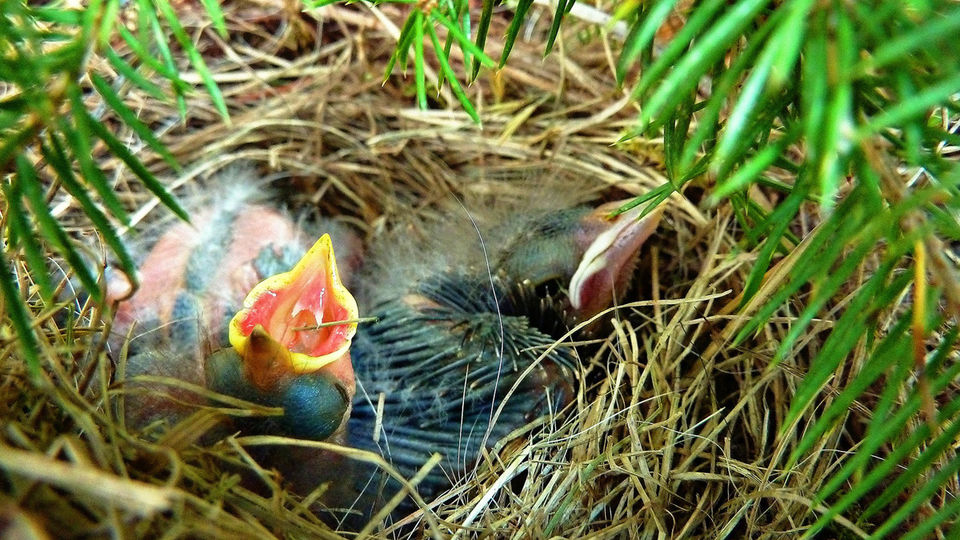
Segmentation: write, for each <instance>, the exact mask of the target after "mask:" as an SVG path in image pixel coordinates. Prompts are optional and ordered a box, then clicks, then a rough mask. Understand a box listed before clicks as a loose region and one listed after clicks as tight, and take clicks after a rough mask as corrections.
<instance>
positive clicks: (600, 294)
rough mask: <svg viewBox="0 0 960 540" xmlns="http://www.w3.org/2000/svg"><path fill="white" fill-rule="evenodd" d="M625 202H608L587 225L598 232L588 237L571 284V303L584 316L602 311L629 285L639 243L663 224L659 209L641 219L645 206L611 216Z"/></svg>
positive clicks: (593, 215)
mask: <svg viewBox="0 0 960 540" xmlns="http://www.w3.org/2000/svg"><path fill="white" fill-rule="evenodd" d="M626 202H627V201H619V202H614V203H609V204H605V205H603V206H601V207H599V208H597V210H596V211H594V212H593V213H592V214H591V215H590V216H589V218H588V219H589V220H591V221H593V223H592V224H587V225H586V227H585V228H589V229H593V230H594V231H596V236H595V237H593V238H592V239H590V238H588V239H587V240H588V241H589V244H588V245H587V247H586V250H585V251H584V254H583V257H582V258H581V260H580V265H579V266H578V267H577V270H576V271H575V272H574V274H573V277H572V278H571V279H570V287H569V294H570V305H571V306H572V307H573V308H574V309H575V310H576V311H577V312H579V313H580V314H581V315H583V316H591V315H594V314H596V313H599V312H600V311H601V310H602V309H603V308H604V307H607V306H609V305H610V302H611V301H612V300H613V295H614V294H615V293H617V292H618V291H617V289H618V287H619V288H623V287H624V286H625V285H626V282H627V279H628V278H629V277H630V274H631V273H632V271H633V266H634V262H635V260H636V254H637V251H638V250H639V249H640V246H642V245H643V243H644V242H645V241H646V239H647V238H648V237H649V236H650V235H651V234H652V233H653V231H654V230H656V228H657V224H658V223H660V214H661V213H662V211H661V210H660V208H656V209H654V210H653V211H651V212H649V213H648V214H647V215H646V216H644V217H642V218H640V215H641V213H642V212H643V210H644V209H645V208H646V205H638V206H635V207H634V208H631V209H630V210H627V211H626V212H623V213H622V214H619V215H617V216H615V217H612V218H611V217H610V214H611V212H612V211H614V210H616V209H617V208H619V207H621V206H622V205H623V204H624V203H626ZM619 292H623V291H622V290H621V291H619Z"/></svg>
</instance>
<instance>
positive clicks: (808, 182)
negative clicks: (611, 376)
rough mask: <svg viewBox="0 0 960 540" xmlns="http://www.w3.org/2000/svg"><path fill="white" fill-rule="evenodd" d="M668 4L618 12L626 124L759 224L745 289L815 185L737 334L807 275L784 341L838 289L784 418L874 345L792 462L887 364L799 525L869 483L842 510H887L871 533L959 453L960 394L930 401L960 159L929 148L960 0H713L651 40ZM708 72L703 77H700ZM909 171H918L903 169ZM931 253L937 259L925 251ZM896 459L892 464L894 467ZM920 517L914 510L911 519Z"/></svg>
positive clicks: (942, 388)
mask: <svg viewBox="0 0 960 540" xmlns="http://www.w3.org/2000/svg"><path fill="white" fill-rule="evenodd" d="M674 4H675V2H672V1H658V2H645V3H642V4H641V5H637V6H634V7H633V9H632V10H627V11H626V12H625V13H622V14H621V15H622V17H623V18H625V19H627V20H628V21H630V24H631V30H630V34H629V36H628V38H627V39H626V42H625V43H624V47H623V51H622V53H621V56H620V59H619V62H618V64H617V75H618V78H619V80H620V81H621V82H625V81H626V80H627V74H628V73H629V72H630V70H632V69H634V68H636V67H638V66H639V71H640V73H641V76H640V77H639V79H638V80H637V82H635V83H634V84H633V85H632V95H633V96H634V97H635V98H636V99H637V100H638V101H639V102H640V103H641V105H642V109H641V113H640V116H639V119H638V125H637V127H636V129H635V130H633V131H632V132H631V133H630V134H628V135H627V137H625V138H629V137H632V136H635V135H638V134H641V133H647V134H657V133H660V132H661V131H662V133H663V136H664V139H665V140H664V146H665V149H666V153H667V165H668V173H669V177H670V179H671V181H672V183H673V186H674V188H675V189H679V188H680V187H681V186H682V185H683V184H684V183H686V182H688V181H690V180H692V179H694V178H697V177H698V176H700V175H701V174H702V173H703V172H704V171H705V170H709V171H710V172H711V173H713V174H714V175H715V177H716V186H715V187H714V188H713V190H712V193H711V198H712V200H713V201H714V202H715V203H717V202H719V201H720V200H721V199H723V198H725V197H730V198H731V201H732V202H733V203H734V205H735V207H737V208H739V209H740V211H739V212H738V213H737V217H738V219H739V221H740V223H741V225H742V226H743V228H744V230H745V231H746V235H745V241H746V242H745V246H746V247H750V246H752V245H754V243H755V242H756V243H759V251H758V253H757V260H756V264H755V265H754V267H753V270H752V273H751V275H750V278H749V281H748V284H747V287H746V291H745V292H744V295H743V297H742V304H741V305H742V306H746V305H747V304H748V302H749V301H750V300H751V298H752V297H753V295H754V294H756V293H757V291H758V290H759V288H760V286H761V284H762V283H763V282H764V280H765V279H766V277H765V276H767V275H768V271H770V270H771V267H772V265H773V262H774V261H775V260H776V254H777V253H778V252H779V251H781V250H782V249H783V246H785V245H797V239H794V238H792V237H790V232H789V229H790V224H791V223H793V222H794V217H795V216H796V215H797V214H798V213H799V212H800V211H801V209H803V208H805V207H808V201H811V200H812V201H816V202H817V203H819V208H820V211H821V212H822V213H823V214H824V215H825V216H826V219H825V221H824V222H823V224H822V225H820V226H819V227H818V228H817V229H816V230H815V231H814V232H813V233H812V234H810V235H809V236H808V237H807V238H806V239H804V241H803V243H802V244H801V245H799V246H797V247H796V248H795V249H796V250H797V252H798V255H800V257H799V258H798V259H797V262H796V263H795V265H794V266H793V268H792V270H791V273H790V276H789V278H788V279H787V280H785V282H784V283H782V284H781V285H780V286H779V287H778V288H777V289H776V290H775V291H774V292H773V293H772V295H771V296H770V297H769V299H767V301H766V303H765V304H764V305H763V307H761V308H760V309H759V311H758V312H756V313H748V314H747V315H749V316H751V318H750V320H749V322H748V323H747V324H745V325H744V326H743V328H742V329H741V330H740V332H739V334H738V335H737V338H736V342H740V341H743V340H744V339H747V338H749V337H750V336H752V335H753V334H754V333H755V332H757V331H758V330H759V329H760V328H761V327H762V326H763V325H764V324H766V321H767V320H768V319H769V318H770V317H771V316H772V315H773V314H774V313H775V312H777V311H779V310H781V309H782V307H783V306H784V305H786V303H787V302H788V300H789V299H790V298H794V297H796V295H798V294H800V293H801V292H802V291H803V290H805V289H808V288H809V290H811V291H812V293H811V294H809V295H807V301H806V302H805V306H804V308H803V311H802V312H801V313H800V314H799V316H798V317H797V319H796V320H795V321H794V322H793V324H792V327H791V329H790V332H789V333H788V335H787V337H786V338H785V339H784V340H783V341H782V342H781V343H780V344H779V349H778V353H777V359H781V358H784V357H786V356H788V355H792V354H793V353H794V352H795V350H796V349H797V348H798V345H797V339H798V338H799V337H800V336H801V335H802V334H803V333H804V332H805V331H806V330H807V328H808V326H809V325H810V323H811V321H813V320H814V319H815V318H816V317H820V316H823V314H825V313H827V312H829V311H830V310H831V309H832V308H833V307H834V306H835V305H836V302H837V301H838V300H839V299H840V298H843V297H844V296H846V298H845V300H844V301H845V302H846V305H845V307H844V311H843V312H842V316H841V317H840V319H839V320H838V321H837V322H836V325H835V329H834V331H833V332H831V333H830V335H829V336H828V337H827V339H826V341H825V342H824V343H823V344H822V346H821V348H820V349H819V351H818V352H817V354H816V356H815V357H814V358H813V360H812V362H811V365H810V367H809V371H808V372H807V373H806V375H805V376H804V378H803V380H802V382H800V384H799V385H798V387H797V389H796V394H795V396H794V398H793V402H792V404H791V409H790V414H789V416H788V418H787V419H786V420H785V422H784V423H783V426H782V429H783V432H782V433H784V434H785V433H788V432H790V431H793V430H796V429H797V426H798V425H800V418H801V417H802V416H803V415H804V414H805V413H807V411H808V410H809V409H810V407H811V406H812V405H814V404H816V403H818V402H819V400H820V399H822V390H823V388H824V387H825V385H826V384H827V382H828V381H829V380H830V379H832V378H833V377H834V376H835V374H837V373H838V372H841V371H842V370H844V365H845V362H846V361H848V359H849V358H850V357H851V355H852V354H853V352H854V350H855V348H857V347H867V351H868V352H867V353H866V357H867V358H869V359H870V360H869V362H868V363H867V364H866V365H865V366H864V368H863V369H862V370H861V371H860V372H859V373H857V374H856V375H855V377H853V378H852V379H850V380H849V381H848V382H847V383H846V385H845V386H844V387H843V388H842V389H841V393H840V394H839V395H838V396H836V397H834V398H833V399H832V401H831V402H830V405H829V407H827V408H826V409H825V410H823V411H821V412H819V414H818V416H817V417H816V421H815V423H814V424H813V426H812V427H811V428H808V429H806V430H805V431H804V432H803V433H801V434H800V435H801V437H800V441H799V443H798V445H797V446H796V448H795V449H794V451H793V453H792V455H791V456H790V457H789V459H788V461H787V463H786V467H787V468H788V469H789V467H790V466H791V465H792V464H793V463H796V462H797V461H798V460H800V459H803V458H804V457H805V455H806V453H807V452H808V451H809V450H810V449H811V448H813V447H814V446H815V444H816V441H817V440H818V439H819V438H820V437H822V436H823V435H824V434H825V433H826V432H827V431H828V430H831V429H834V428H835V426H836V425H837V422H839V421H840V420H841V419H842V418H843V417H844V416H845V415H846V413H847V411H848V410H849V407H850V406H851V405H852V404H853V402H854V401H855V400H858V399H861V398H862V397H863V396H864V394H865V393H866V392H868V391H869V389H870V387H871V385H875V384H877V383H878V381H880V380H883V381H884V383H883V384H884V394H883V399H882V400H881V402H880V405H882V406H881V407H878V409H877V410H874V411H873V419H872V422H871V426H870V429H869V430H868V433H867V435H866V438H865V439H864V440H863V442H862V444H861V446H859V447H858V448H857V451H856V454H855V455H854V456H853V458H851V459H850V460H848V461H847V465H846V466H845V467H844V468H843V469H842V470H841V471H840V473H839V474H838V475H836V476H835V477H834V479H833V481H832V482H830V483H828V484H827V485H826V486H824V487H823V488H822V489H821V490H820V492H819V493H818V499H817V501H815V502H817V503H820V502H825V503H827V504H828V511H827V512H826V513H824V514H823V515H822V516H820V518H819V519H817V520H815V523H814V524H813V526H812V528H811V529H809V530H808V531H807V535H808V536H810V535H813V534H815V533H816V532H817V531H819V530H821V529H822V528H823V527H826V526H827V525H829V524H830V523H831V520H832V519H833V518H834V517H835V516H837V515H839V514H841V513H842V512H843V511H844V510H846V509H848V508H849V507H850V506H851V505H852V504H854V503H857V501H859V500H861V498H863V497H864V496H866V495H867V494H868V493H871V499H868V501H871V502H869V504H868V506H867V508H866V511H865V512H864V513H863V514H862V515H861V516H855V517H857V518H859V522H858V525H860V526H861V527H864V528H865V529H866V530H868V531H869V530H872V529H874V527H872V526H871V523H872V521H871V520H872V519H876V517H877V516H878V515H882V516H884V520H881V522H880V524H879V525H877V526H876V527H875V532H876V534H878V536H882V535H884V534H888V533H889V532H891V531H893V530H895V528H896V527H901V526H902V525H903V521H904V520H905V519H907V518H908V517H911V513H913V512H916V511H917V509H918V508H919V507H920V506H921V505H923V504H926V503H927V501H929V500H930V498H931V497H932V496H933V494H934V493H936V492H938V491H939V492H941V493H943V492H944V491H946V490H947V489H948V487H949V486H950V485H952V484H951V483H950V482H952V481H953V480H952V479H954V478H955V474H956V470H957V468H958V467H960V460H958V459H957V458H956V457H955V453H954V451H953V450H952V449H951V448H950V443H947V442H946V441H954V442H955V441H956V435H957V429H958V428H957V425H958V424H957V423H958V418H960V416H958V409H960V399H957V398H956V397H954V398H953V400H952V401H949V402H948V403H947V405H946V406H942V407H940V409H939V410H935V409H934V408H933V407H931V406H929V404H930V403H932V402H933V401H934V398H935V396H944V395H946V396H949V395H950V394H949V390H947V385H948V384H950V383H955V382H956V380H957V376H958V372H960V368H958V367H957V364H956V353H955V351H956V348H955V346H956V322H957V321H956V318H957V315H958V313H957V307H958V304H957V300H958V298H957V297H956V287H957V284H956V277H955V269H954V268H953V266H952V264H951V263H950V262H949V261H948V260H947V258H946V256H945V253H944V245H943V241H944V240H956V239H958V236H957V232H958V230H960V229H958V223H957V216H958V215H960V213H958V211H960V199H958V191H957V180H958V177H960V170H958V168H957V166H956V163H955V161H952V160H950V159H947V158H946V157H945V156H944V155H942V153H941V152H942V148H943V146H944V143H948V144H956V140H957V137H956V134H955V133H954V131H953V130H954V129H955V128H956V125H957V120H956V111H957V95H958V92H960V65H958V62H957V59H956V56H955V55H952V54H949V53H946V51H949V50H951V48H952V45H951V42H952V37H953V36H954V35H955V34H956V32H957V30H958V29H960V7H958V6H957V5H956V4H955V3H953V2H924V3H901V2H882V1H881V2H852V3H847V2H814V1H813V0H793V1H784V2H777V3H773V2H768V1H763V0H741V1H739V2H733V3H728V2H724V1H710V0H707V1H705V2H702V3H700V4H698V5H697V6H696V7H695V8H694V9H693V10H692V11H691V12H690V13H689V14H688V15H687V17H686V22H685V24H684V26H683V28H682V29H681V30H680V31H679V32H678V33H677V34H676V36H675V37H674V39H673V40H672V41H671V42H670V43H668V44H666V45H665V46H664V47H663V48H662V50H659V51H658V50H656V49H655V45H654V33H655V30H656V29H657V28H658V27H659V26H660V24H661V23H662V21H663V20H665V17H666V16H667V14H668V13H669V12H670V10H671V9H672V8H673V6H674ZM705 84H706V85H709V87H710V89H711V91H709V92H703V88H704V85H705ZM778 170H779V171H781V173H783V172H786V173H788V174H794V175H795V180H794V181H793V183H792V185H791V184H790V183H789V182H788V183H782V182H776V183H772V181H773V177H774V176H775V175H776V174H777V172H776V171H778ZM905 173H909V174H913V175H914V181H913V182H911V183H909V184H905V183H904V182H903V180H902V178H904V177H905V176H906V174H905ZM756 183H766V185H770V186H775V187H777V188H778V189H781V190H783V191H784V192H785V196H784V198H783V199H782V201H781V202H780V203H779V205H778V206H777V207H776V208H774V209H773V210H772V211H770V212H765V211H763V210H760V209H759V207H756V206H755V205H751V204H750V199H749V197H748V196H747V195H746V193H745V189H746V188H747V187H748V186H750V185H751V184H756ZM921 252H922V253H921ZM878 253H879V255H880V257H879V259H875V258H874V257H875V256H876V254H878ZM872 258H873V259H872ZM925 258H929V259H932V262H930V263H927V264H924V262H923V261H924V260H925ZM864 270H866V271H867V272H869V274H868V276H869V277H868V278H867V279H866V281H865V282H864V283H863V284H862V285H861V286H860V287H859V288H858V289H856V290H855V291H854V292H853V293H850V292H849V290H848V289H847V287H848V286H849V285H848V284H849V283H851V282H852V281H853V280H854V278H855V276H856V275H857V274H858V273H861V272H863V271H864ZM928 281H929V282H930V285H932V286H929V287H928V283H927V282H928ZM924 291H927V293H926V294H925V293H924ZM909 294H913V295H924V296H926V297H928V298H926V300H925V302H915V303H914V305H913V310H914V311H912V312H907V313H900V314H899V315H898V317H897V320H898V323H897V324H896V325H894V327H893V328H892V329H889V330H886V331H884V330H883V328H882V327H881V326H880V321H882V320H884V317H887V316H889V315H890V313H891V309H893V308H895V306H897V305H898V303H900V302H901V301H902V298H903V297H904V295H909ZM941 310H945V311H944V313H943V316H941V313H940V312H941ZM911 324H912V328H911ZM878 336H879V337H881V338H882V339H876V337H878ZM931 342H932V343H933V346H934V347H935V350H934V352H930V353H927V352H926V347H925V345H924V344H925V343H931ZM944 392H947V394H944ZM903 395H905V396H906V397H905V398H903V399H906V401H905V402H904V403H902V404H900V405H899V406H898V407H897V408H894V407H893V402H894V400H895V398H894V396H903ZM937 399H941V398H937ZM925 404H926V406H925ZM918 422H919V423H918ZM881 449H885V450H884V451H890V452H892V454H891V455H889V456H888V457H887V458H886V459H885V460H882V461H880V462H879V463H878V462H877V461H876V460H875V459H873V456H874V455H876V453H877V452H879V451H881ZM899 466H902V467H904V469H903V470H901V471H897V470H895V468H896V467H899ZM851 478H857V480H856V481H853V480H850V479H851ZM894 478H895V479H896V480H893V481H891V479H894ZM846 481H850V482H852V484H845V482H846ZM921 485H922V486H923V487H922V488H918V487H917V486H921ZM878 489H879V490H880V491H882V494H881V495H880V496H879V497H876V493H873V492H874V491H876V490H878ZM904 493H907V494H908V495H909V498H908V502H907V503H906V505H902V506H900V507H899V509H897V508H898V504H902V503H897V502H896V500H895V499H896V497H895V496H900V495H902V494H904ZM874 497H876V498H874ZM831 503H832V505H831ZM956 516H957V505H956V504H949V505H945V506H944V507H943V508H942V509H941V510H940V511H939V513H937V514H936V515H935V517H934V518H932V519H933V520H936V521H937V522H938V523H940V522H944V521H948V520H955V519H956ZM855 521H856V519H855ZM932 527H933V525H930V524H929V523H921V524H920V525H919V526H918V528H917V529H916V530H915V531H921V530H922V531H929V530H930V528H932ZM915 534H916V535H921V534H922V533H920V532H915Z"/></svg>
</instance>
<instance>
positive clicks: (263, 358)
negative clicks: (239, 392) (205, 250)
mask: <svg viewBox="0 0 960 540" xmlns="http://www.w3.org/2000/svg"><path fill="white" fill-rule="evenodd" d="M357 314H358V310H357V302H356V300H354V298H353V296H352V295H351V294H350V292H349V291H347V289H346V287H344V286H343V283H342V282H341V281H340V276H339V273H338V271H337V263H336V259H335V257H334V253H333V246H332V244H331V241H330V236H329V235H323V236H322V237H321V238H320V239H319V240H318V241H317V243H316V244H314V245H313V247H312V248H310V250H309V251H308V252H307V254H306V255H304V256H303V258H302V259H300V262H298V263H297V264H296V265H295V266H294V267H293V269H292V270H290V271H289V272H285V273H282V274H277V275H274V276H271V277H269V278H267V279H265V280H264V281H262V282H260V284H258V285H257V286H256V287H254V288H253V290H251V291H250V293H249V294H248V295H247V298H246V299H245V300H244V303H243V309H241V310H240V311H239V312H238V313H237V314H236V315H235V316H234V317H233V320H232V321H230V344H231V345H233V348H234V349H236V351H237V352H238V353H239V354H240V356H241V357H243V359H244V364H245V365H246V367H247V369H248V371H249V372H250V375H251V380H253V381H254V383H255V384H257V386H261V387H262V388H263V387H269V386H271V385H272V384H275V383H276V381H277V380H279V379H280V378H282V377H283V376H289V375H297V374H303V373H312V372H315V371H317V370H319V369H321V368H324V367H325V366H328V365H330V364H332V363H334V362H336V361H337V360H341V359H344V358H345V359H346V361H347V362H349V356H348V351H349V348H350V342H351V340H352V339H353V335H354V334H355V333H356V330H357V323H356V319H357ZM251 336H253V339H251ZM257 381H259V384H258V382H257ZM351 382H352V381H351Z"/></svg>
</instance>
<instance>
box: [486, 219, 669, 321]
mask: <svg viewBox="0 0 960 540" xmlns="http://www.w3.org/2000/svg"><path fill="white" fill-rule="evenodd" d="M628 202H629V201H615V202H611V203H606V204H603V205H600V206H597V207H594V208H589V207H585V206H578V207H574V208H569V209H562V210H558V211H552V212H548V213H544V214H540V215H533V216H531V217H529V219H526V220H524V221H520V222H518V223H516V224H511V225H510V227H511V228H512V229H513V231H514V232H508V233H507V234H506V238H507V241H506V242H505V246H504V249H503V251H502V254H501V259H500V261H499V262H498V267H499V268H501V269H502V270H503V271H504V272H505V273H506V274H507V275H508V276H510V277H512V278H514V279H516V280H518V281H523V282H527V283H530V284H532V285H534V286H540V285H541V284H545V283H550V282H552V281H558V282H561V283H562V285H565V286H566V288H567V295H568V300H569V307H570V308H571V310H572V314H573V315H574V316H575V317H576V318H577V319H581V320H582V319H586V318H589V317H591V316H593V315H595V314H597V313H599V312H600V311H602V310H603V309H605V308H606V307H608V306H610V305H611V304H612V303H613V301H614V299H615V296H616V295H618V294H620V295H622V294H623V293H625V292H626V290H625V289H626V288H627V287H628V284H629V279H630V277H631V275H632V274H633V269H634V266H635V265H636V261H637V254H638V252H639V250H640V247H641V246H642V245H643V243H644V242H645V241H646V240H647V238H648V237H649V236H650V235H651V234H652V233H653V231H655V230H656V228H657V225H658V223H659V221H660V215H661V213H662V210H661V209H660V208H656V209H654V210H652V211H650V212H647V213H646V214H644V213H643V211H644V209H645V206H644V205H640V206H635V207H633V208H630V209H628V210H626V211H623V212H619V211H618V210H620V209H621V208H623V207H624V206H625V205H626V204H627V203H628Z"/></svg>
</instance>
